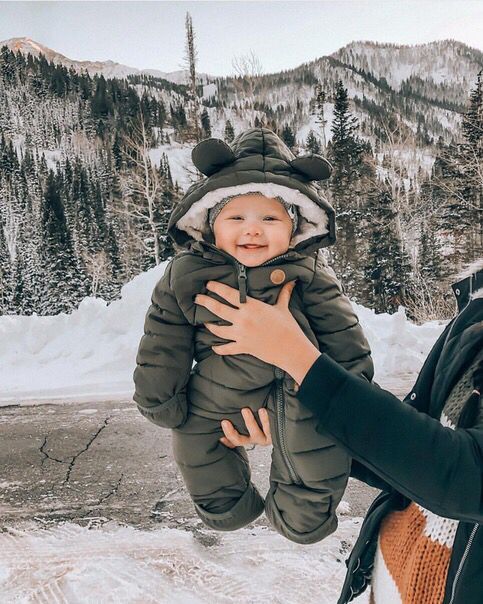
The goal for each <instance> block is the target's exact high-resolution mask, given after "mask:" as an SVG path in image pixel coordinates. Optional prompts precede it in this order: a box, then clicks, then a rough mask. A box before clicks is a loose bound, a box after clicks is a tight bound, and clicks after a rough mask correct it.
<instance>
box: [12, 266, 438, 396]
mask: <svg viewBox="0 0 483 604" xmlns="http://www.w3.org/2000/svg"><path fill="white" fill-rule="evenodd" d="M165 267H166V262H164V263H162V264H160V265H159V266H157V267H156V268H153V269H151V270H149V271H147V272H145V273H142V274H140V275H138V276H137V277H135V278H134V279H133V280H132V281H131V282H129V283H127V284H126V285H125V286H124V287H123V288H122V290H121V298H120V299H119V300H116V301H114V302H112V303H111V304H109V305H108V304H107V303H106V302H105V301H104V300H101V299H98V298H85V299H84V300H83V301H82V303H81V304H80V305H79V308H78V309H77V310H76V311H74V312H73V313H72V314H70V315H66V314H60V315H56V316H47V317H38V316H35V315H34V316H29V317H28V316H3V317H0V383H1V384H2V389H1V391H0V404H2V403H3V404H10V403H12V402H27V401H41V400H53V399H62V400H66V399H68V398H72V399H75V400H92V401H93V400H99V399H106V398H108V397H128V398H130V397H131V395H132V389H133V384H132V372H133V370H134V367H135V362H136V351H137V347H138V344H139V339H140V337H141V335H142V333H143V325H144V317H145V314H146V310H147V308H148V306H149V303H150V299H151V293H152V291H153V288H154V286H155V284H156V282H157V281H158V280H159V279H160V278H161V276H162V275H163V273H164V270H165ZM355 309H356V311H357V314H358V315H359V318H360V321H361V323H362V326H363V328H364V330H365V332H366V334H367V338H368V340H369V343H370V345H371V348H372V351H373V356H374V361H375V365H376V380H377V379H378V378H379V379H381V378H384V377H388V376H394V377H397V375H400V374H414V373H416V372H417V371H418V370H419V368H420V367H421V365H422V362H423V360H424V359H425V357H426V355H427V353H428V352H429V350H430V348H431V346H432V344H433V342H434V341H435V340H436V338H437V336H438V335H439V334H440V333H441V331H442V329H443V327H444V325H443V324H440V323H438V322H431V323H427V324H425V325H422V326H416V325H413V324H412V323H410V322H409V321H408V320H407V318H406V316H405V314H404V310H403V309H402V308H400V309H399V311H398V312H397V313H396V314H394V315H387V314H380V315H376V314H375V313H374V311H371V310H368V309H366V308H364V307H363V306H358V305H355Z"/></svg>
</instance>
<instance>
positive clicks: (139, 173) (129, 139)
mask: <svg viewBox="0 0 483 604" xmlns="http://www.w3.org/2000/svg"><path fill="white" fill-rule="evenodd" d="M150 148H151V147H150V137H149V135H148V132H147V131H146V123H145V119H144V116H143V114H142V110H141V108H140V109H139V118H138V120H137V122H136V124H134V125H133V132H132V135H129V136H128V135H125V136H124V137H123V139H122V148H121V153H122V155H123V157H124V158H125V159H126V164H127V165H128V166H129V165H131V166H132V167H131V168H129V169H126V170H124V171H123V172H122V173H121V176H120V178H121V193H122V203H121V207H120V208H116V209H115V210H114V211H115V212H117V213H118V214H120V215H121V216H122V217H123V219H124V220H125V221H126V223H127V230H128V233H129V234H130V237H131V238H133V239H134V240H136V241H137V243H138V246H139V247H140V248H141V249H143V250H144V251H146V252H148V253H152V254H154V261H155V263H156V264H159V263H160V262H161V250H160V245H159V236H158V235H159V211H158V210H159V207H160V205H161V194H162V191H163V187H164V185H165V183H164V182H163V178H162V176H161V175H160V172H159V170H158V168H157V166H156V165H155V164H154V163H153V161H152V160H151V158H150V156H149V151H150ZM136 225H141V227H142V228H136ZM143 227H144V228H143ZM146 231H147V232H148V233H149V234H150V236H149V237H148V238H147V237H146ZM151 238H152V240H153V246H152V247H151V245H150V240H151Z"/></svg>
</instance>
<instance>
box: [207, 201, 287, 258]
mask: <svg viewBox="0 0 483 604" xmlns="http://www.w3.org/2000/svg"><path fill="white" fill-rule="evenodd" d="M213 232H214V235H215V245H216V247H218V248H219V249H220V250H223V251H225V252H228V253H229V254H231V255H232V256H234V257H235V258H236V259H237V260H238V261H239V262H241V263H242V264H244V265H245V266H259V265H260V264H263V263H264V262H266V261H267V260H270V259H272V258H274V257H275V256H279V255H280V254H284V253H285V252H286V251H287V250H288V247H289V244H290V239H291V238H292V220H291V219H290V216H289V215H288V214H287V211H286V209H285V208H284V207H283V205H282V204H281V203H280V202H279V201H278V200H277V199H270V198H268V197H265V196H262V195H257V194H253V195H252V194H250V195H243V196H240V197H234V198H233V199H232V200H231V201H230V202H228V203H227V204H226V206H225V207H224V208H223V209H222V210H221V212H220V213H219V214H218V216H217V217H216V220H215V222H214V224H213Z"/></svg>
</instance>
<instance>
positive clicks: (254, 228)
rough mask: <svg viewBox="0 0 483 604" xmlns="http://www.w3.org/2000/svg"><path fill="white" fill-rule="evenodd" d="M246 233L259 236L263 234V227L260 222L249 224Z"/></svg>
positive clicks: (246, 226)
mask: <svg viewBox="0 0 483 604" xmlns="http://www.w3.org/2000/svg"><path fill="white" fill-rule="evenodd" d="M245 232H246V233H247V234H250V235H259V234H260V233H261V232H262V226H261V224H260V223H258V222H247V223H246V224H245Z"/></svg>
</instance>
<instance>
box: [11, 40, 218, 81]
mask: <svg viewBox="0 0 483 604" xmlns="http://www.w3.org/2000/svg"><path fill="white" fill-rule="evenodd" d="M2 46H7V47H8V48H9V49H10V50H12V51H13V52H17V51H20V52H21V53H22V54H25V55H26V54H28V53H30V54H31V55H32V56H34V57H38V56H39V55H40V54H43V55H44V56H45V58H46V59H47V60H48V61H53V62H54V63H56V64H58V63H60V64H62V65H64V66H65V67H68V68H70V67H72V68H73V69H75V70H76V71H82V70H84V71H87V72H88V73H89V74H90V75H93V74H95V73H97V74H102V75H103V76H104V77H105V78H125V77H127V76H128V75H140V74H144V75H151V76H154V77H156V78H162V79H164V80H168V81H169V82H173V83H175V84H184V83H185V81H186V74H187V71H186V70H178V71H170V72H165V71H159V70H158V69H137V68H136V67H129V66H128V65H121V63H116V62H115V61H76V60H74V59H69V58H68V57H66V56H64V55H63V54H61V53H60V52H57V51H55V50H52V49H51V48H48V47H47V46H44V45H43V44H40V43H39V42H35V40H32V39H31V38H10V39H9V40H4V41H3V42H0V48H1V47H2ZM198 78H199V79H200V80H201V81H203V82H204V81H206V80H208V79H210V76H208V75H207V74H198Z"/></svg>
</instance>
